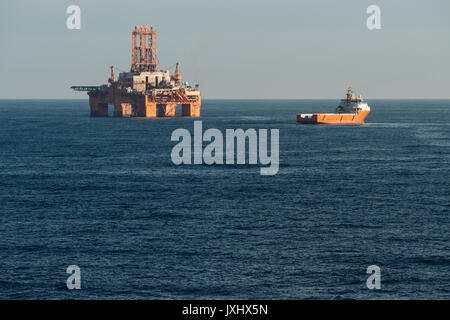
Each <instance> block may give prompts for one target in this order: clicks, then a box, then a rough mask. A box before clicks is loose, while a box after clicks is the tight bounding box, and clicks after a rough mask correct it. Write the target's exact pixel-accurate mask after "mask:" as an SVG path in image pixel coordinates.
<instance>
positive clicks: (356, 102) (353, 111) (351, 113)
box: [297, 87, 370, 125]
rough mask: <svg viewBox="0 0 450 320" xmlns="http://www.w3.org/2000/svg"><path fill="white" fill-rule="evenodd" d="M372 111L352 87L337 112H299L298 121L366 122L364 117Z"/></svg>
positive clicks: (308, 122) (313, 122) (326, 122)
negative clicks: (356, 95)
mask: <svg viewBox="0 0 450 320" xmlns="http://www.w3.org/2000/svg"><path fill="white" fill-rule="evenodd" d="M369 113H370V107H369V105H368V104H367V103H366V102H365V101H364V100H363V98H362V97H361V96H359V97H358V98H356V97H355V92H354V91H353V89H352V88H351V87H350V88H348V90H347V97H346V98H345V99H342V100H341V103H340V104H339V106H338V107H337V108H336V113H301V114H297V122H299V123H304V124H338V125H344V124H350V125H351V124H364V118H365V117H366V116H367V115H368V114H369Z"/></svg>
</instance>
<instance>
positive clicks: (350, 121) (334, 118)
mask: <svg viewBox="0 0 450 320" xmlns="http://www.w3.org/2000/svg"><path fill="white" fill-rule="evenodd" d="M369 113H370V111H366V110H363V111H361V112H359V113H314V114H304V113H302V114H297V122H299V123H304V124H332V125H333V124H334V125H358V124H364V118H365V117H366V116H367V115H368V114H369Z"/></svg>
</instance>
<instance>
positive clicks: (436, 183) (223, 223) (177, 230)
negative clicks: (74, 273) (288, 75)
mask: <svg viewBox="0 0 450 320" xmlns="http://www.w3.org/2000/svg"><path fill="white" fill-rule="evenodd" d="M337 102H338V101H337V100H279V101H277V100H271V101H269V100H259V101H258V100H254V101H249V100H243V101H240V100H206V101H204V103H203V106H202V117H201V118H200V120H202V121H203V127H204V130H205V129H207V128H218V129H220V130H223V131H224V130H225V129H227V128H228V129H234V128H243V129H248V128H256V129H258V128H267V129H271V128H272V129H279V130H280V131H279V132H280V169H279V172H278V174H277V175H275V176H261V175H260V174H259V170H260V166H259V165H234V166H230V165H213V166H208V165H181V166H175V165H174V164H172V162H171V158H170V153H171V149H172V147H173V146H174V145H175V142H171V141H170V137H171V133H172V131H173V130H174V129H176V128H186V129H188V130H190V131H192V130H193V121H194V120H193V119H186V118H174V119H125V118H124V119H122V118H90V117H89V106H88V102H87V99H83V100H75V101H74V100H1V101H0V257H1V259H0V298H2V299H104V298H106V299H119V298H120V299H449V298H450V289H449V279H450V242H449V238H450V237H449V235H450V232H449V230H450V228H449V225H450V212H449V209H450V196H449V194H450V184H449V178H450V172H449V164H450V100H369V101H368V102H369V104H370V105H371V106H372V113H371V114H370V115H369V116H368V117H367V118H366V122H367V124H366V125H364V126H311V125H300V124H297V123H296V121H295V115H296V113H299V112H319V111H328V112H330V111H333V110H334V108H335V106H336V104H337ZM73 264H74V265H78V266H79V267H80V268H81V286H82V289H81V290H68V289H67V287H66V280H67V277H68V276H69V275H68V274H67V273H66V268H67V266H69V265H73ZM373 264H374V265H377V266H379V267H380V268H381V290H369V289H367V287H366V280H367V278H368V276H369V275H368V274H366V269H367V267H368V266H369V265H373Z"/></svg>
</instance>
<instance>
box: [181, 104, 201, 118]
mask: <svg viewBox="0 0 450 320" xmlns="http://www.w3.org/2000/svg"><path fill="white" fill-rule="evenodd" d="M181 113H182V115H183V117H200V103H198V102H194V103H186V104H182V105H181Z"/></svg>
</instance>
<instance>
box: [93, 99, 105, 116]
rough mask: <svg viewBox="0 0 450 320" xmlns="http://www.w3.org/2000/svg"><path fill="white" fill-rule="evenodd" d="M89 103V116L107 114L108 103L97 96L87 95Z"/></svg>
mask: <svg viewBox="0 0 450 320" xmlns="http://www.w3.org/2000/svg"><path fill="white" fill-rule="evenodd" d="M89 105H90V107H91V117H107V116H108V103H106V102H104V101H102V100H101V99H99V98H97V97H94V96H89Z"/></svg>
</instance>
